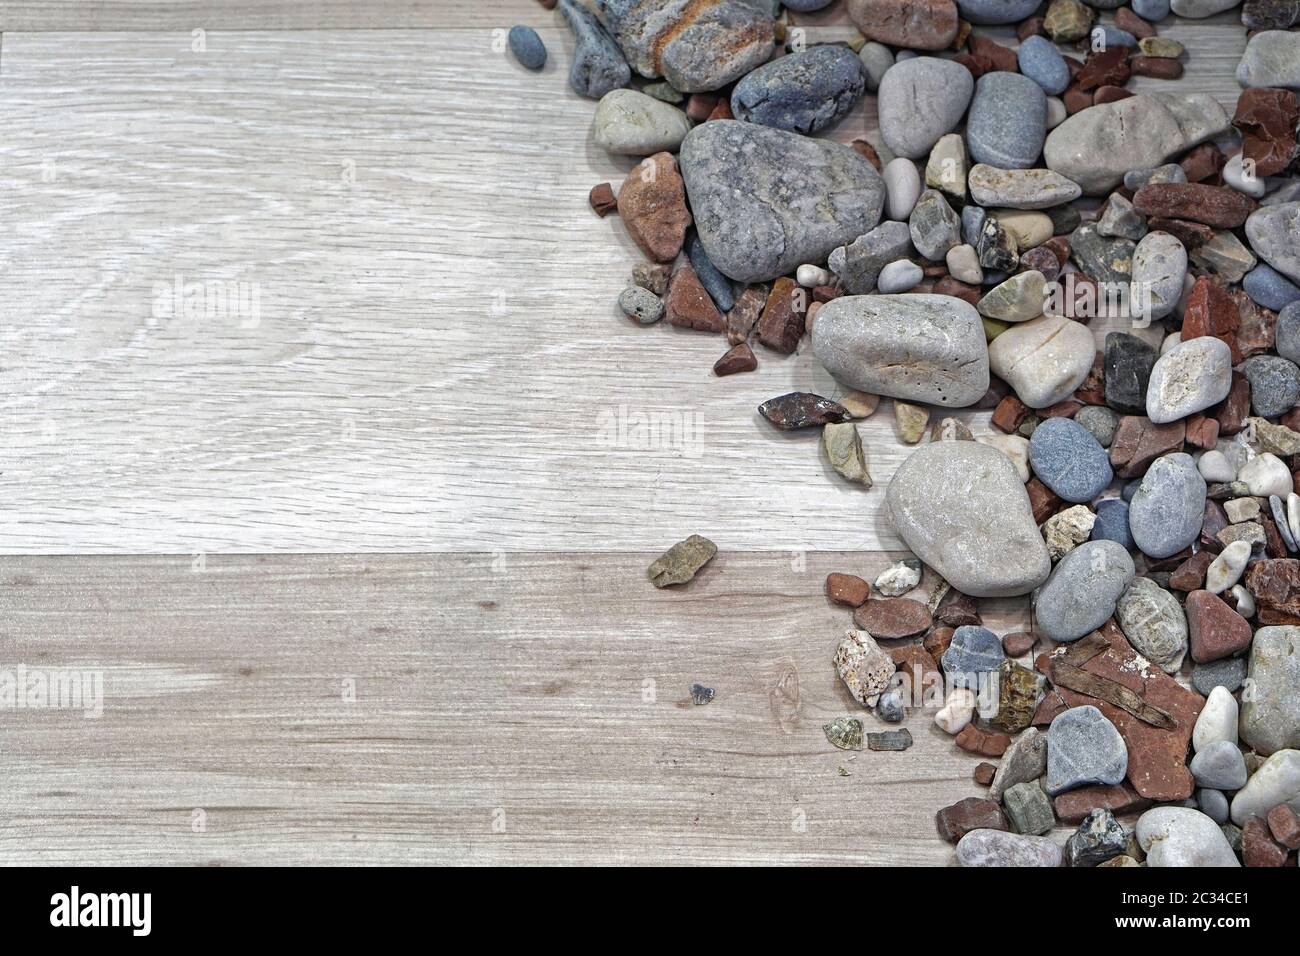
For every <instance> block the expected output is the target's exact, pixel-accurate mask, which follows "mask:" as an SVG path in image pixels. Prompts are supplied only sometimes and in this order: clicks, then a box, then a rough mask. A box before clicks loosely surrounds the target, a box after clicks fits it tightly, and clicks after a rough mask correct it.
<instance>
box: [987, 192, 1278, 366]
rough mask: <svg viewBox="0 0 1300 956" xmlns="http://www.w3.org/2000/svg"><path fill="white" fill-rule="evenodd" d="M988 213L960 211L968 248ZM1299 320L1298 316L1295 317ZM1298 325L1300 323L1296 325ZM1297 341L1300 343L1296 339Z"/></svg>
mask: <svg viewBox="0 0 1300 956" xmlns="http://www.w3.org/2000/svg"><path fill="white" fill-rule="evenodd" d="M987 217H988V213H987V212H985V211H984V207H983V206H976V205H975V204H974V203H972V204H971V205H969V206H966V207H965V208H963V209H962V211H961V239H962V242H964V243H966V244H967V245H970V246H976V245H979V241H980V233H981V232H983V231H984V220H985V219H986V218H987ZM1297 318H1300V315H1297ZM1297 324H1298V325H1300V323H1297ZM1297 341H1300V339H1298V340H1297Z"/></svg>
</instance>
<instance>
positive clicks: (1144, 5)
mask: <svg viewBox="0 0 1300 956" xmlns="http://www.w3.org/2000/svg"><path fill="white" fill-rule="evenodd" d="M1133 12H1134V13H1136V14H1137V15H1138V16H1140V17H1141V18H1142V19H1143V20H1150V21H1151V22H1152V23H1159V22H1160V21H1161V20H1163V19H1164V18H1165V17H1167V16H1169V0H1133Z"/></svg>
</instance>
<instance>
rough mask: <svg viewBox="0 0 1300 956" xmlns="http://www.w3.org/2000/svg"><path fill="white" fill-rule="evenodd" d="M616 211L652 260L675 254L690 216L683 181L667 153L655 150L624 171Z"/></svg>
mask: <svg viewBox="0 0 1300 956" xmlns="http://www.w3.org/2000/svg"><path fill="white" fill-rule="evenodd" d="M618 214H619V215H620V216H621V217H622V218H623V223H624V225H626V226H627V231H628V235H630V236H631V237H632V239H633V241H635V242H636V244H637V245H638V246H640V247H641V251H642V252H644V253H645V254H646V255H647V256H649V257H650V258H651V259H653V260H655V262H672V261H673V260H674V259H676V258H677V256H678V254H679V253H680V252H681V251H682V244H683V243H684V242H685V241H686V230H687V229H688V228H690V225H691V221H692V220H691V213H690V210H689V209H688V208H687V207H686V184H685V183H684V182H683V181H682V176H681V173H679V172H678V171H677V160H675V159H673V157H672V154H671V153H656V154H655V155H653V156H651V157H649V158H647V159H645V160H643V161H642V162H641V163H639V164H638V165H637V166H636V167H635V168H633V170H632V172H630V173H628V175H627V179H626V180H624V182H623V188H622V189H621V190H619V194H618Z"/></svg>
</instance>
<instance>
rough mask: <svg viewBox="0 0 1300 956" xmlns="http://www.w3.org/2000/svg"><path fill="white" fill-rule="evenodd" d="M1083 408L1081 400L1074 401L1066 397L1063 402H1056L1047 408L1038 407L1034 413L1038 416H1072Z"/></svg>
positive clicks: (1045, 417)
mask: <svg viewBox="0 0 1300 956" xmlns="http://www.w3.org/2000/svg"><path fill="white" fill-rule="evenodd" d="M1081 408H1083V402H1076V401H1074V400H1073V399H1070V398H1067V399H1066V400H1065V401H1063V402H1057V403H1056V404H1055V405H1051V406H1049V407H1047V408H1040V409H1039V410H1038V412H1037V413H1036V414H1037V415H1038V417H1039V418H1042V419H1048V418H1073V417H1074V416H1075V415H1076V414H1077V413H1078V411H1079V409H1081Z"/></svg>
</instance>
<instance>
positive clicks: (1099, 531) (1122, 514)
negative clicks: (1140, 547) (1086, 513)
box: [1090, 498, 1137, 551]
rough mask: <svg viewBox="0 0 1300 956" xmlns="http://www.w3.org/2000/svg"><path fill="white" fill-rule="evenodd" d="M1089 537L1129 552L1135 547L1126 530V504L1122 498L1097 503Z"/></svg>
mask: <svg viewBox="0 0 1300 956" xmlns="http://www.w3.org/2000/svg"><path fill="white" fill-rule="evenodd" d="M1090 537H1091V539H1092V540H1093V541H1114V542H1115V543H1116V544H1119V545H1121V546H1123V547H1124V548H1125V549H1126V550H1129V551H1131V550H1133V548H1135V547H1137V545H1135V544H1134V543H1133V535H1132V533H1131V532H1130V531H1129V529H1128V502H1127V501H1125V500H1124V499H1123V498H1106V499H1105V500H1103V501H1099V502H1097V520H1096V521H1095V522H1094V523H1093V526H1092V534H1091V536H1090Z"/></svg>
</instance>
